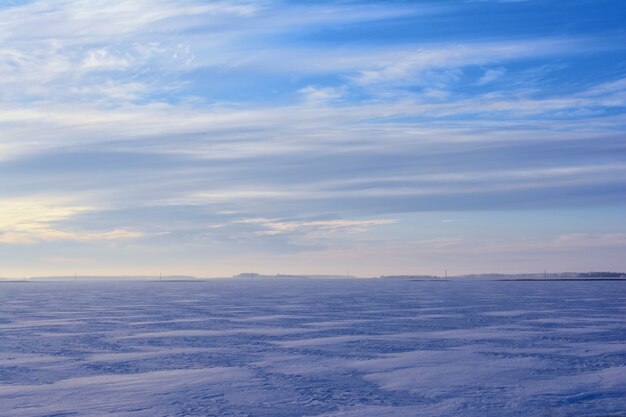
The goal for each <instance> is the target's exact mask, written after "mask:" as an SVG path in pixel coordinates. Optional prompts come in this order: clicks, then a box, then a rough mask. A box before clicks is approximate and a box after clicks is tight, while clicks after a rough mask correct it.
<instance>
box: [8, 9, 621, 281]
mask: <svg viewBox="0 0 626 417" xmlns="http://www.w3.org/2000/svg"><path fill="white" fill-rule="evenodd" d="M625 10H626V8H625V7H624V5H623V2H622V1H618V0H593V1H590V0H568V1H558V0H527V1H524V0H508V1H506V0H500V1H497V0H467V1H461V0H459V1H452V0H449V1H437V2H435V1H433V2H426V1H315V2H313V1H297V2H296V1H271V0H259V1H254V0H250V1H191V0H189V1H182V0H181V1H173V0H136V1H114V0H108V1H104V0H93V1H85V0H59V1H5V2H2V3H0V132H1V135H0V178H1V180H0V265H1V267H0V276H29V275H52V274H68V275H70V274H73V273H74V272H77V273H79V274H94V275H98V274H141V275H151V274H158V273H159V272H163V273H164V274H192V275H197V276H224V275H230V274H235V273H238V272H241V271H251V270H252V271H256V272H260V273H271V274H273V273H320V274H332V273H337V274H344V273H346V272H350V273H351V274H356V275H362V276H373V275H379V274H408V273H415V274H421V273H424V274H442V273H443V270H444V269H447V270H448V271H449V273H452V274H454V273H458V274H460V273H475V272H532V271H543V269H544V268H547V269H548V270H551V271H571V270H598V269H601V270H625V269H626V256H624V253H625V250H626V222H625V221H624V215H623V213H624V212H625V210H624V209H625V208H626V207H625V206H626V198H625V197H626V181H625V178H626V159H625V156H626V152H625V151H626V149H625V148H626V134H625V133H624V132H626V113H625V108H626V53H625V52H626V46H625V45H626V30H625V29H626V28H625V25H624V23H623V22H624V19H625V18H626V12H625Z"/></svg>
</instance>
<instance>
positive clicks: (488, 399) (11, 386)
mask: <svg viewBox="0 0 626 417" xmlns="http://www.w3.org/2000/svg"><path fill="white" fill-rule="evenodd" d="M625 318H626V282H558V281H557V282H554V281H547V282H498V281H460V282H457V281H444V282H427V281H400V280H347V279H346V280H332V281H330V280H326V281H322V280H291V281H289V280H264V281H260V280H259V281H244V280H215V281H200V282H108V283H107V282H65V283H61V282H28V283H8V282H5V283H0V415H1V416H10V417H20V416H55V417H61V416H110V415H112V416H149V417H155V416H272V417H280V416H324V417H331V416H332V417H335V416H346V417H347V416H350V417H352V416H354V417H357V416H358V417H367V416H376V417H400V416H403V417H404V416H481V417H482V416H494V417H495V416H497V417H507V416H551V417H552V416H626V319H625Z"/></svg>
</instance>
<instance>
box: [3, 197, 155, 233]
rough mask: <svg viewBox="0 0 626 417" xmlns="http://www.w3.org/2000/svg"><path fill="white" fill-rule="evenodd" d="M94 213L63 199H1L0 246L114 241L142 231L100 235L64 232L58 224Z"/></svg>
mask: <svg viewBox="0 0 626 417" xmlns="http://www.w3.org/2000/svg"><path fill="white" fill-rule="evenodd" d="M91 210H94V208H93V207H90V206H84V205H75V204H68V203H67V202H65V201H63V200H60V199H46V198H36V199H31V198H29V199H24V198H22V199H0V243H4V244H32V243H36V242H38V241H56V240H78V241H89V240H113V239H126V238H136V237H140V236H142V235H143V234H142V233H141V232H136V231H131V230H124V229H114V230H107V231H97V232H90V231H87V232H84V231H81V232H75V231H69V230H61V229H60V228H59V227H57V226H56V224H57V223H58V222H61V221H64V220H69V219H71V218H72V217H74V216H76V215H78V214H80V213H84V212H87V211H91Z"/></svg>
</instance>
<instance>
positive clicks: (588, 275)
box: [578, 272, 626, 278]
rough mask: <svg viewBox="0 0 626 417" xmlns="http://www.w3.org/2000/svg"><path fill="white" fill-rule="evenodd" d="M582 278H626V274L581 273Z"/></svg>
mask: <svg viewBox="0 0 626 417" xmlns="http://www.w3.org/2000/svg"><path fill="white" fill-rule="evenodd" d="M578 276H579V277H581V278H620V277H626V272H581V273H579V274H578Z"/></svg>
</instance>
